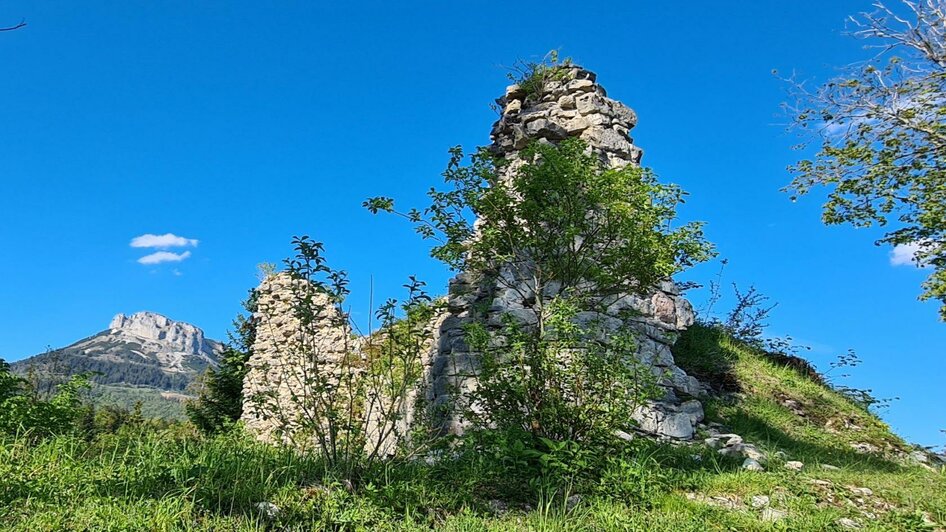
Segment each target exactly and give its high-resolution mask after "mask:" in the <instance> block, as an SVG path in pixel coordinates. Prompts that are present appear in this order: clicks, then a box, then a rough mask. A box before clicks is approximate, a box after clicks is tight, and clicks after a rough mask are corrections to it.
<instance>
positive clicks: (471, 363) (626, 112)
mask: <svg viewBox="0 0 946 532" xmlns="http://www.w3.org/2000/svg"><path fill="white" fill-rule="evenodd" d="M564 78H565V79H564V80H563V81H556V80H550V81H547V82H545V83H544V85H543V86H542V87H541V89H540V90H539V91H538V92H537V93H536V94H534V95H527V94H526V93H525V92H524V91H523V90H522V89H521V88H520V87H519V86H517V85H513V86H510V87H509V88H507V90H506V94H505V96H503V97H502V98H500V99H499V100H497V104H498V105H499V106H500V108H501V109H502V115H501V117H500V118H499V120H497V121H496V123H495V124H494V125H493V129H492V132H491V135H490V136H491V140H492V144H491V145H490V146H489V149H490V151H491V152H492V153H493V154H494V155H496V156H498V157H501V158H503V159H506V160H507V161H508V162H509V164H507V165H506V166H505V168H504V171H506V172H515V171H516V169H517V168H518V167H519V166H521V164H522V163H523V161H522V160H521V159H520V152H521V150H522V149H524V148H525V147H526V146H527V145H528V144H529V143H530V142H533V141H537V142H550V143H558V142H560V141H562V140H565V139H567V138H569V137H578V138H580V139H582V140H583V141H584V142H585V143H586V144H587V145H588V146H589V147H590V148H591V150H592V151H593V152H594V153H596V154H597V155H598V156H599V158H600V159H601V161H602V163H604V164H606V165H608V166H609V167H624V166H627V165H639V163H640V160H641V156H642V151H641V149H640V148H638V147H637V146H635V145H634V143H633V140H632V139H631V138H630V136H629V134H630V131H631V129H632V128H633V127H634V126H635V125H636V123H637V115H636V114H635V113H634V111H632V110H631V109H630V108H628V107H627V106H625V105H624V104H622V103H621V102H618V101H616V100H613V99H611V98H608V96H607V92H606V91H605V90H604V88H603V87H602V86H601V85H599V84H598V83H597V80H596V76H595V74H594V73H593V72H590V71H588V70H585V69H583V68H580V67H577V66H574V67H568V70H567V76H564ZM500 275H502V276H506V277H507V278H506V279H504V280H503V281H502V282H495V281H494V282H486V283H485V284H482V283H481V282H479V281H477V280H476V278H475V276H474V275H471V273H470V272H465V273H461V274H460V275H458V276H456V277H455V278H454V279H452V280H451V282H450V287H449V295H448V309H449V315H448V316H447V318H446V319H445V320H444V323H443V325H442V327H441V330H440V346H439V350H438V352H437V353H436V354H435V356H434V357H433V359H434V362H433V364H432V366H431V370H432V371H431V375H430V384H429V386H428V390H427V399H428V400H429V401H430V403H431V405H432V406H433V407H434V408H435V410H436V411H441V412H445V415H443V417H442V419H441V422H442V426H441V429H442V430H443V431H445V432H447V433H462V431H463V428H464V426H465V424H466V423H465V422H464V420H463V419H462V416H461V415H460V412H461V411H462V407H463V406H465V405H464V402H463V398H464V396H466V395H467V392H468V391H469V390H470V389H471V388H472V387H473V386H475V379H474V378H473V374H474V373H475V371H476V364H477V360H476V355H475V354H471V353H470V351H469V347H468V346H467V345H466V342H465V341H464V334H463V326H464V324H466V323H469V322H470V321H472V320H482V321H483V322H484V323H486V324H487V325H488V326H490V327H492V328H494V329H498V328H499V327H500V326H501V323H502V319H501V316H502V315H503V314H507V313H511V314H513V315H514V316H515V317H517V318H519V319H520V321H521V322H525V323H528V322H530V321H532V322H534V321H535V313H534V311H533V309H531V308H530V307H529V305H528V304H527V302H526V301H527V300H528V299H532V298H526V301H524V300H523V296H522V294H524V293H525V294H528V292H529V288H528V285H527V283H528V280H527V279H517V278H515V277H516V275H517V274H516V273H515V272H514V269H512V268H509V269H507V270H506V271H503V272H501V273H500ZM510 286H516V289H512V288H509V287H510ZM599 303H600V304H601V307H603V308H605V309H606V310H605V311H604V312H592V311H586V312H582V313H580V314H579V316H578V318H579V319H581V320H582V321H585V322H591V321H596V322H599V323H604V324H607V323H609V322H610V323H612V324H613V325H614V327H615V328H617V327H618V326H619V325H618V323H616V322H621V321H622V320H620V319H619V316H622V315H627V311H628V310H630V311H633V312H632V314H633V315H635V316H636V317H634V318H630V319H627V320H626V323H627V324H628V325H630V326H631V327H632V328H633V329H634V330H636V331H637V332H638V333H639V334H640V337H639V339H638V342H639V346H638V353H637V356H638V359H639V360H640V361H641V362H643V363H644V364H646V365H648V366H650V367H651V368H652V370H653V372H654V375H655V376H657V377H659V378H660V379H661V381H660V382H661V385H662V389H663V390H664V396H663V397H662V398H661V400H659V401H655V402H652V403H651V404H648V405H646V406H644V407H642V408H641V409H640V410H639V411H638V413H637V416H636V420H637V421H638V423H639V425H640V428H641V429H642V430H644V431H646V432H650V433H654V434H658V435H661V436H668V437H674V438H682V439H687V438H690V437H692V435H693V433H694V430H695V428H696V424H697V423H698V422H699V421H701V420H702V418H703V408H702V406H701V404H700V402H699V401H698V400H695V399H694V398H695V397H698V396H699V395H701V394H703V393H704V391H703V388H702V387H701V385H700V383H699V381H697V380H696V379H695V378H693V377H691V376H689V375H687V374H686V373H685V372H684V371H683V370H682V369H680V368H679V367H677V365H676V364H675V363H674V360H673V355H672V354H671V351H670V347H671V346H672V345H673V343H674V342H675V341H676V338H677V336H678V334H679V333H680V331H682V330H684V329H686V328H687V327H688V326H689V325H691V324H692V323H693V320H694V314H693V309H692V307H691V305H690V303H689V302H687V301H686V300H685V299H684V298H683V297H682V296H681V295H680V291H679V290H678V288H677V286H676V285H675V284H674V283H673V281H671V280H667V281H664V282H662V283H660V285H659V286H657V287H654V289H653V291H652V292H651V293H650V294H649V296H644V297H641V296H639V295H635V294H624V295H619V296H612V297H609V298H607V299H606V300H602V301H600V302H599ZM597 306H598V305H596V307H597ZM484 307H485V308H486V309H487V310H486V311H485V313H478V312H477V311H476V310H475V309H478V308H484Z"/></svg>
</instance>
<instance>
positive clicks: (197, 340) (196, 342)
mask: <svg viewBox="0 0 946 532" xmlns="http://www.w3.org/2000/svg"><path fill="white" fill-rule="evenodd" d="M108 328H109V331H110V332H111V333H112V334H119V335H130V336H135V337H138V338H141V339H144V340H153V341H156V342H160V343H161V344H164V346H166V348H167V349H168V350H169V351H177V352H182V353H188V354H195V355H196V354H200V353H202V352H212V351H213V349H212V348H211V346H209V345H208V342H207V340H206V339H205V338H204V331H202V330H201V329H199V328H197V327H195V326H193V325H191V324H189V323H184V322H179V321H174V320H172V319H170V318H167V317H165V316H162V315H161V314H156V313H154V312H136V313H134V314H131V315H130V316H126V315H125V314H118V315H116V316H115V317H114V318H112V322H111V323H110V324H109V326H108Z"/></svg>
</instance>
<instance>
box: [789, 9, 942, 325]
mask: <svg viewBox="0 0 946 532" xmlns="http://www.w3.org/2000/svg"><path fill="white" fill-rule="evenodd" d="M874 5H875V7H876V8H877V11H876V12H874V13H863V14H862V15H861V16H860V17H859V18H853V17H852V18H851V21H852V23H853V24H854V25H855V28H856V29H855V31H854V32H853V33H852V35H853V36H854V37H856V38H861V39H867V40H868V42H869V43H870V46H871V47H876V48H878V49H879V53H878V54H877V55H875V56H874V57H872V58H870V59H869V60H867V61H866V62H864V63H862V64H859V65H856V66H854V67H851V68H850V69H848V71H847V72H845V73H844V74H843V75H841V76H839V77H837V78H835V79H833V80H831V81H829V82H827V83H826V84H824V85H822V86H821V87H820V88H818V89H817V90H815V91H809V90H807V89H806V87H805V86H804V85H803V84H800V83H796V82H794V81H792V83H791V86H792V89H793V90H792V93H793V96H794V97H795V100H796V101H795V102H794V103H792V104H790V105H786V108H787V110H788V112H789V114H790V117H791V119H792V125H793V126H794V127H795V128H797V129H798V130H800V131H801V132H802V134H803V135H805V136H807V137H810V138H811V137H813V138H814V139H815V140H816V141H817V142H819V143H820V150H819V151H818V152H817V153H816V154H815V156H814V157H812V158H810V159H804V160H802V161H800V162H798V163H797V164H795V165H794V166H791V167H790V168H789V169H790V170H791V171H792V172H793V173H794V174H795V177H794V180H793V181H792V183H791V185H789V187H787V189H788V190H789V191H790V192H791V193H792V199H793V200H794V199H795V198H796V197H797V196H800V195H804V194H807V193H809V192H810V191H811V190H812V189H814V188H816V187H819V186H824V187H827V188H828V189H829V190H830V191H829V194H828V201H827V203H825V204H824V208H823V213H822V219H823V220H824V222H825V223H826V224H850V225H853V226H854V227H868V226H871V225H874V224H877V225H879V226H881V227H886V226H888V225H892V226H893V228H892V229H891V230H890V231H888V232H887V233H886V234H885V235H884V236H883V238H881V239H880V240H879V241H878V242H877V244H890V245H893V246H905V249H906V250H908V251H911V252H913V259H914V261H915V262H916V264H917V265H924V266H928V267H930V268H931V269H932V273H931V275H930V277H929V279H928V280H927V281H926V282H925V283H924V284H923V288H924V292H923V294H922V295H921V296H920V299H923V300H926V299H938V300H940V301H941V302H942V303H943V305H942V307H941V308H940V315H941V317H942V318H943V319H946V2H944V1H943V0H918V1H915V2H910V1H904V2H903V6H904V8H905V11H906V12H907V14H908V16H907V17H906V18H905V17H901V16H899V15H897V14H896V13H894V11H892V10H891V9H889V8H887V7H886V6H885V5H884V4H883V3H881V2H877V3H875V4H874Z"/></svg>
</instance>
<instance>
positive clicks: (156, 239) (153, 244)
mask: <svg viewBox="0 0 946 532" xmlns="http://www.w3.org/2000/svg"><path fill="white" fill-rule="evenodd" d="M198 243H199V241H198V240H197V239H196V238H184V237H182V236H177V235H175V234H174V233H167V234H164V235H152V234H151V233H148V234H145V235H141V236H136V237H135V238H132V239H131V244H130V246H131V247H133V248H158V249H165V248H183V247H188V246H191V247H197V244H198Z"/></svg>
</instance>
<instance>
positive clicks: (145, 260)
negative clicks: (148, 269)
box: [138, 251, 191, 264]
mask: <svg viewBox="0 0 946 532" xmlns="http://www.w3.org/2000/svg"><path fill="white" fill-rule="evenodd" d="M190 256H191V252H190V251H185V252H184V253H171V252H170V251H157V252H155V253H152V254H150V255H145V256H144V257H141V258H140V259H138V263H139V264H161V263H164V262H181V261H182V260H185V259H187V258H188V257H190Z"/></svg>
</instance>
